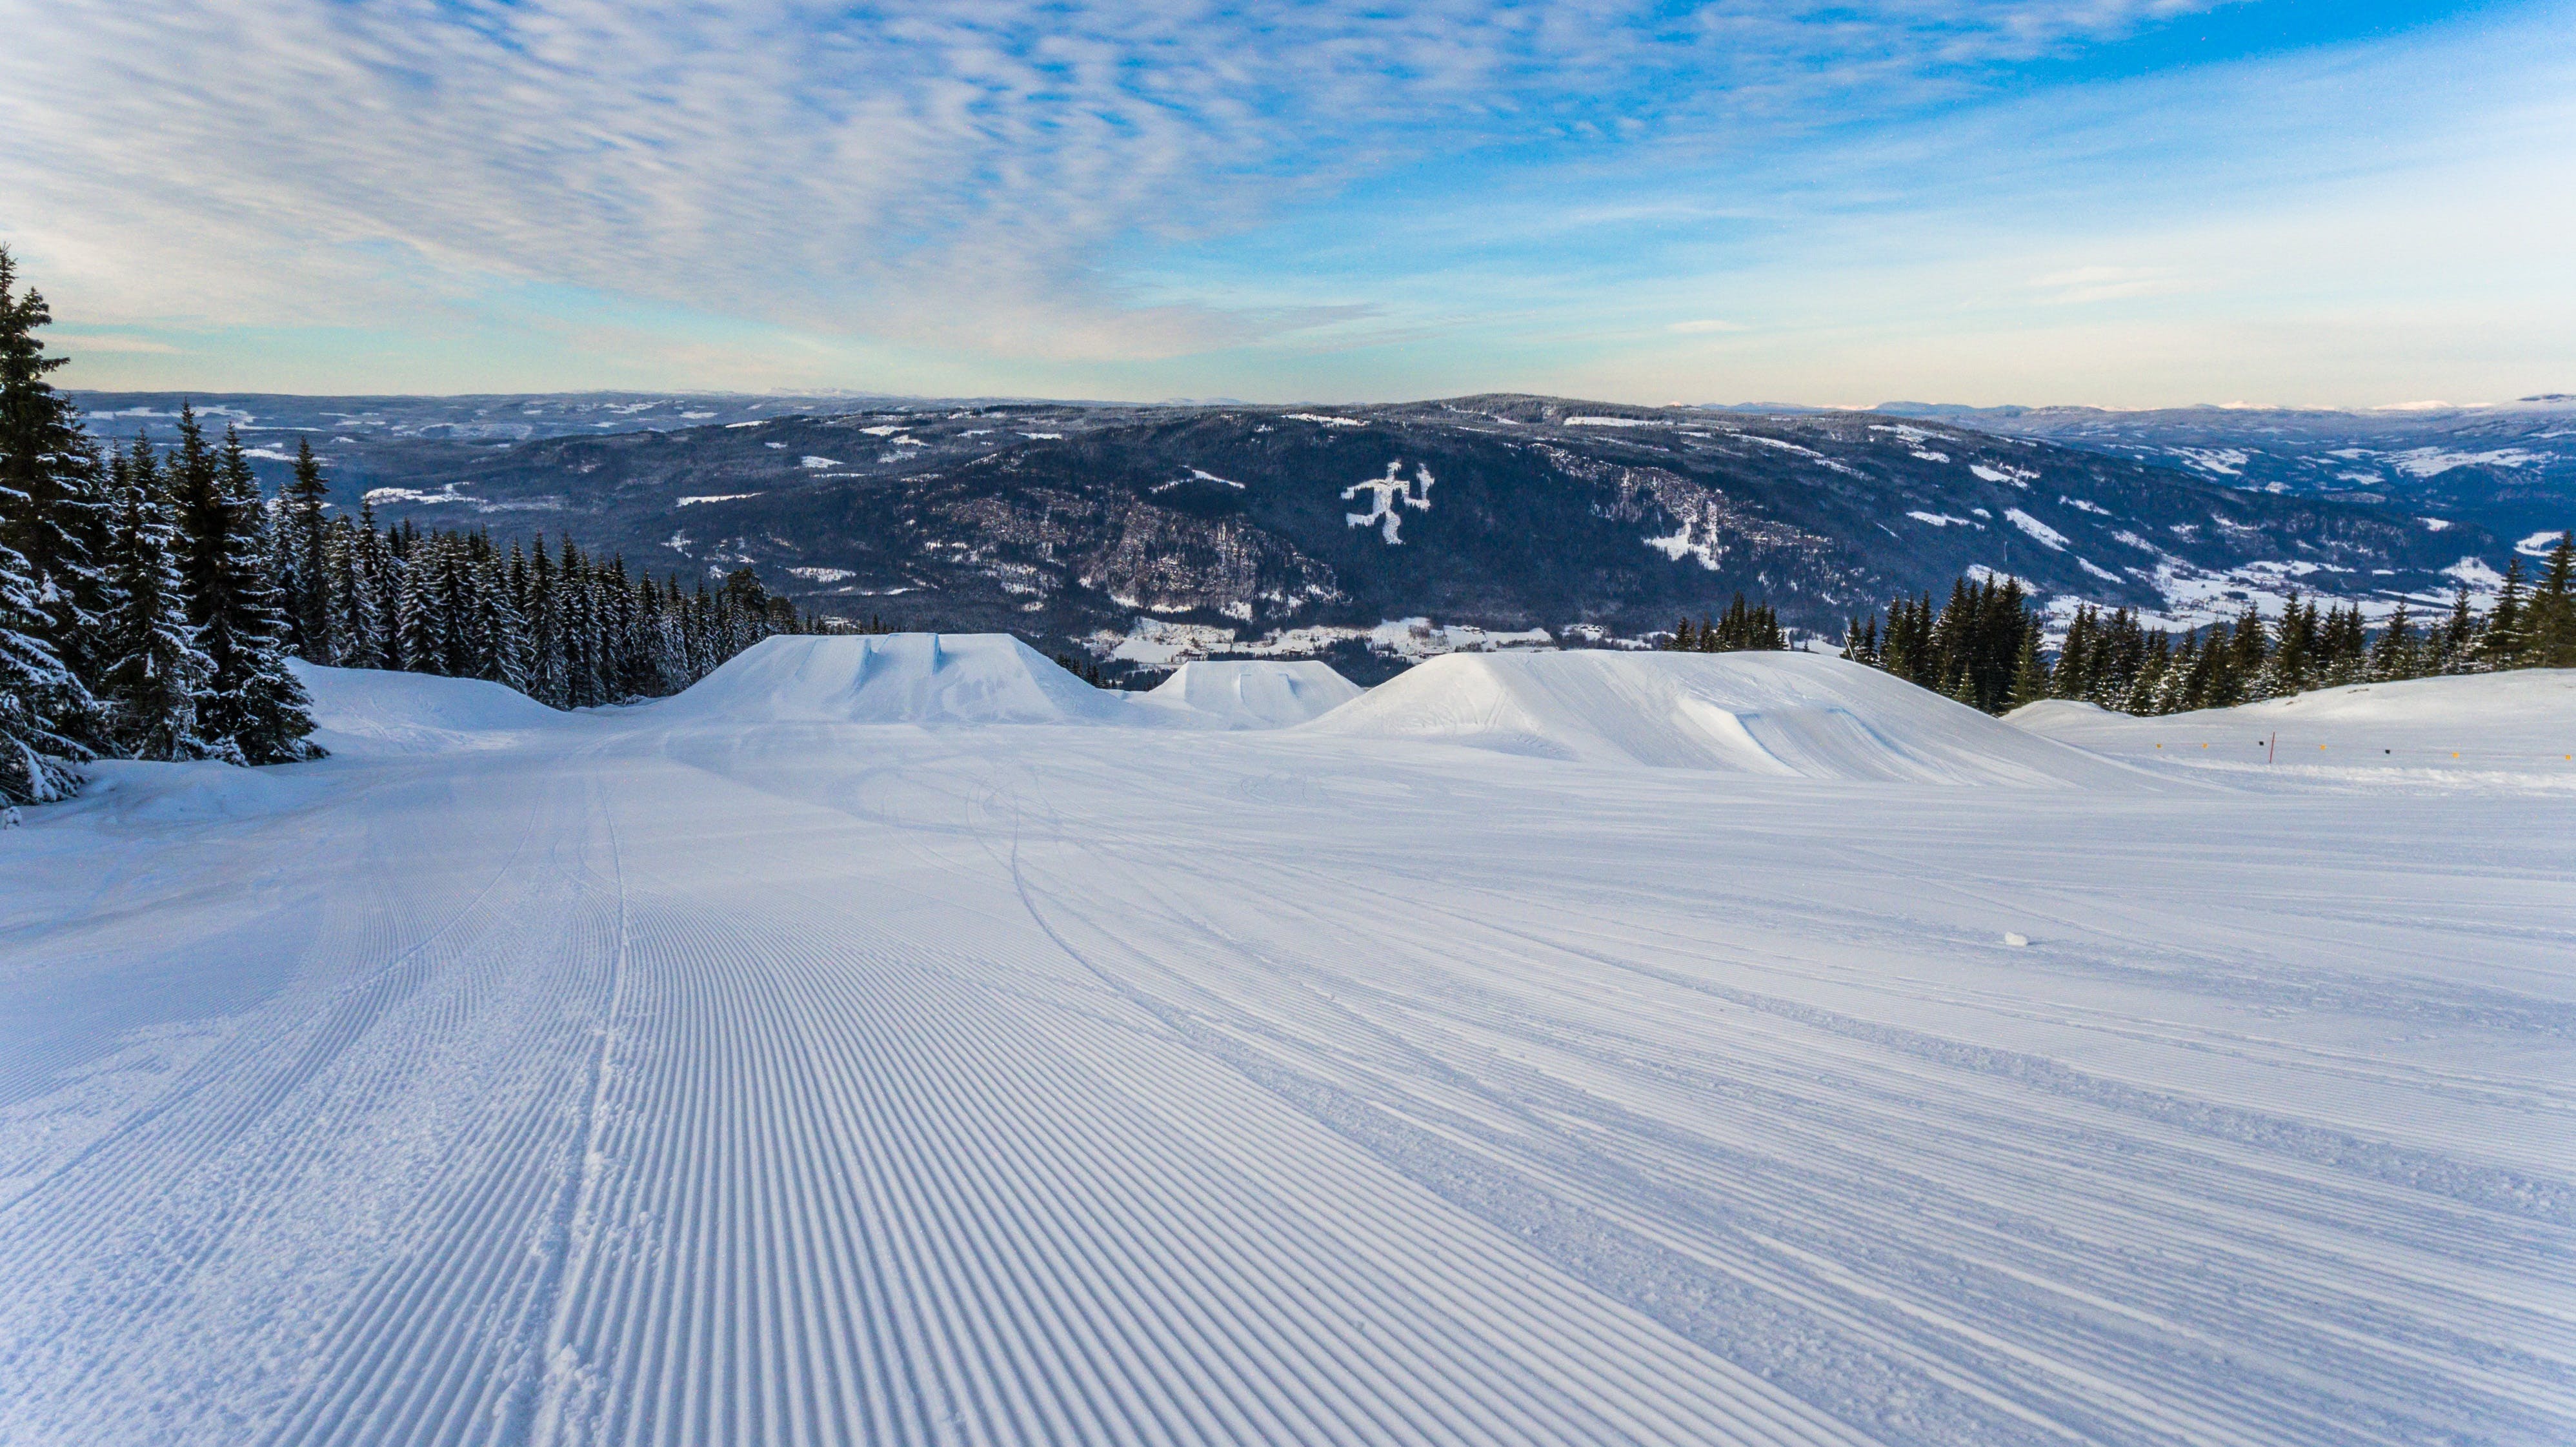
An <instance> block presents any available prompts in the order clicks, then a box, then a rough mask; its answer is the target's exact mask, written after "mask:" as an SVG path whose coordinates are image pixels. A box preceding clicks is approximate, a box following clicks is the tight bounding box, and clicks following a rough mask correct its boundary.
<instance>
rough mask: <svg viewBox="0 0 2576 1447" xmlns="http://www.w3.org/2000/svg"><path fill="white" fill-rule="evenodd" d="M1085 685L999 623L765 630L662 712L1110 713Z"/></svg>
mask: <svg viewBox="0 0 2576 1447" xmlns="http://www.w3.org/2000/svg"><path fill="white" fill-rule="evenodd" d="M1124 702H1125V701H1124V700H1123V699H1121V698H1120V697H1118V696H1116V695H1114V694H1109V693H1105V692H1103V691H1102V690H1100V689H1097V688H1094V687H1092V686H1091V685H1090V684H1087V683H1085V682H1083V681H1082V680H1081V679H1079V678H1076V677H1074V676H1073V675H1072V674H1070V673H1067V672H1065V671H1064V670H1063V669H1062V668H1060V667H1058V666H1056V664H1055V663H1054V662H1053V661H1052V660H1050V659H1048V658H1047V657H1046V656H1045V655H1043V654H1041V653H1039V652H1038V651H1037V650H1036V649H1034V648H1031V647H1029V646H1028V645H1027V644H1025V643H1022V642H1021V641H1020V640H1018V639H1016V638H1013V637H1011V636H1010V635H1009V634H1007V633H885V634H869V635H862V636H858V637H806V636H781V637H776V638H767V639H763V640H762V641H761V642H759V643H756V644H754V645H752V646H751V647H750V648H747V649H745V650H743V651H742V652H741V653H739V654H737V655H735V656H734V657H733V658H732V659H730V660H728V661H727V662H726V663H725V665H724V666H723V667H721V668H719V669H717V670H716V671H715V672H713V673H710V674H708V675H707V676H706V677H705V678H703V679H700V680H699V681H698V682H697V683H696V684H694V685H693V686H691V687H690V688H689V689H688V691H687V692H685V693H682V694H680V695H679V696H678V697H677V698H674V699H672V700H671V701H670V702H669V703H666V704H663V705H661V706H660V708H661V709H666V710H668V712H667V713H665V714H663V717H666V718H671V719H675V720H683V719H685V720H694V719H702V718H703V719H725V720H734V721H742V722H756V721H762V720H777V721H793V722H821V723H889V724H890V723H910V724H1058V723H1098V722H1106V721H1108V720H1110V719H1113V718H1115V717H1118V716H1119V715H1120V714H1121V713H1123V712H1124V711H1125V710H1124V709H1123V707H1122V705H1123V704H1124Z"/></svg>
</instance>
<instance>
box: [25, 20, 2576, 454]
mask: <svg viewBox="0 0 2576 1447" xmlns="http://www.w3.org/2000/svg"><path fill="white" fill-rule="evenodd" d="M0 18H5V19H6V20H7V21H8V24H9V28H10V30H11V32H12V33H13V35H14V36H15V37H17V42H18V43H15V44H13V45H12V46H11V47H10V48H9V49H8V51H7V52H6V54H5V55H0V133H5V134H8V135H10V136H12V137H13V138H16V139H15V140H14V141H13V144H11V145H9V146H7V147H0V239H5V240H6V241H7V242H8V243H9V244H10V245H12V246H13V247H14V248H15V249H16V250H17V251H18V252H19V254H20V256H21V258H22V261H23V263H24V265H25V267H26V270H27V271H28V272H29V274H30V275H31V276H32V278H33V279H34V280H36V281H37V282H38V284H40V285H41V286H42V287H43V288H44V289H45V290H46V291H47V293H48V294H49V295H50V296H51V298H52V299H53V301H54V304H55V310H56V314H57V316H58V317H59V318H60V319H61V321H62V325H61V326H59V327H58V329H57V332H56V342H57V345H58V346H60V347H61V349H62V350H64V351H66V352H69V353H70V354H71V355H72V356H73V357H74V358H75V361H76V365H75V367H74V368H73V369H71V370H70V371H69V372H68V373H66V374H64V375H65V379H66V380H67V381H69V382H70V383H72V384H73V385H82V386H94V387H172V386H176V387H197V388H208V389H227V390H230V389H265V390H281V391H304V392H322V391H329V392H350V391H435V392H455V391H504V390H538V389H548V390H551V389H566V388H584V387H637V388H707V389H739V390H754V391H757V390H763V389H770V388H790V389H807V388H851V389H861V390H883V391H894V392H906V393H935V394H961V393H974V394H1011V395H1048V396H1079V397H1101V398H1112V397H1116V398H1165V397H1185V396H1186V397H1212V396H1232V397H1242V398H1249V399H1257V400H1321V401H1342V400H1365V399H1381V398H1404V397H1423V396H1438V395H1449V394H1455V393H1460V392H1467V391H1482V390H1506V389H1508V390H1533V391H1550V392H1560V393H1567V394H1574V395H1583V396H1592V397H1603V398H1615V399H1621V400H1632V401H1643V402H1668V401H1746V400H1780V401H1801V402H1816V403H1829V404H1830V403H1858V404H1866V403H1871V402H1877V401H1882V400H1888V399H1892V398H1906V399H1912V400H1928V401H1965V402H1982V403H1992V402H2005V401H2018V402H2033V403H2045V402H2087V403H2097V404H2102V405H2110V406H2150V405H2167V404H2179V403H2189V402H2232V401H2246V402H2258V403H2295V404H2341V405H2376V404H2385V403H2401V402H2412V401H2420V400H2426V399H2431V398H2444V399H2448V400H2453V401H2490V400H2499V399H2503V398H2509V397H2512V396H2517V395H2521V394H2525V393H2530V392H2537V391H2545V390H2559V391H2565V390H2576V3H2567V0H2558V3H2515V4H2489V5H2462V4H2447V3H2442V0H2423V3H2417V4H2411V5H2395V4H2384V3H2376V0H2358V3H2341V4H2331V3H2320V0H2235V3H2209V0H2058V3H2042V0H1975V3H1941V0H1845V3H1840V4H1814V5H1799V4H1779V3H1767V0H1714V3H1706V4H1691V3H1660V4H1656V3H1646V4H1627V3H1617V0H1571V3H1556V4H1545V5H1496V4H1486V3H1467V0H1431V3H1426V4H1418V5H1388V4H1383V3H1378V4H1358V3H1343V0H1310V3H1266V4H1261V5H1241V4H1213V3H1191V0H1139V3H1133V4H1127V5H1118V6H1107V5H1092V4H1085V3H1080V0H1050V3H1044V4H1028V3H1017V0H974V3H960V4H950V5H941V6H901V5H877V6H848V5H828V6H827V5H808V4H800V3H788V0H756V3H744V4H730V5H722V6H716V5H698V6H691V7H676V6H654V5H638V4H620V3H612V0H524V3H508V0H462V3H460V0H225V3H221V4H209V3H190V0H125V3H122V4H120V5H119V6H117V7H114V8H113V9H112V10H110V9H109V8H107V7H95V6H66V5H51V4H39V3H37V0H0Z"/></svg>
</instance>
